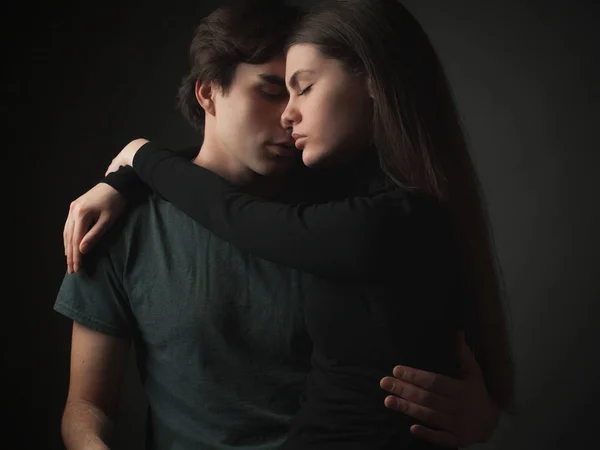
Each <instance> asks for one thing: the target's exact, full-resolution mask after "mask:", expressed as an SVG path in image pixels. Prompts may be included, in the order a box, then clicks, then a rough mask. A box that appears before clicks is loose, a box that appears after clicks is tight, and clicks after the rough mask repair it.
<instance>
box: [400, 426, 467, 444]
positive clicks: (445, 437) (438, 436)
mask: <svg viewBox="0 0 600 450" xmlns="http://www.w3.org/2000/svg"><path fill="white" fill-rule="evenodd" d="M410 432H411V433H412V434H414V435H415V436H417V437H418V438H421V439H423V440H425V441H427V442H429V443H431V444H435V445H439V446H440V447H448V448H456V447H460V445H459V442H458V439H457V437H456V436H454V435H453V434H451V433H448V432H446V431H439V430H432V429H430V428H426V427H424V426H421V425H413V426H412V427H410Z"/></svg>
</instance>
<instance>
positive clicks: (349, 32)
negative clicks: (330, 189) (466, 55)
mask: <svg viewBox="0 0 600 450" xmlns="http://www.w3.org/2000/svg"><path fill="white" fill-rule="evenodd" d="M382 62H383V63H382ZM286 80H287V85H288V89H289V91H290V101H289V103H288V107H287V109H286V111H285V112H284V114H283V117H282V124H283V126H284V127H286V128H289V129H290V130H291V131H292V133H293V134H292V135H293V136H294V137H295V140H296V147H297V148H298V149H300V150H302V159H303V161H304V163H305V164H306V165H307V166H309V167H314V168H322V167H326V168H327V167H335V168H336V170H334V171H332V172H329V171H325V172H324V173H325V174H326V176H336V177H338V176H340V177H342V178H341V179H343V180H344V181H343V182H344V183H346V182H348V180H350V182H349V183H348V184H347V185H344V189H345V194H346V196H347V198H345V199H344V200H340V201H332V202H327V203H321V204H307V203H301V204H295V205H291V204H282V203H276V202H270V201H267V200H264V199H261V198H259V197H254V196H252V195H249V194H246V193H244V192H242V191H240V190H238V189H237V188H236V187H235V186H233V185H230V184H229V183H227V182H226V181H225V180H223V179H221V178H220V177H218V176H216V175H215V174H213V173H211V172H209V171H207V170H204V169H202V168H201V167H198V166H195V165H192V164H190V163H189V162H188V161H186V160H185V159H181V158H179V157H178V156H177V155H174V154H171V153H170V152H168V151H166V150H161V149H159V148H156V147H154V146H152V145H145V146H144V148H143V149H142V150H140V151H138V152H137V153H136V152H135V151H134V150H136V149H135V148H128V149H127V150H126V151H124V152H123V153H122V154H121V155H120V156H119V157H117V158H116V159H115V165H116V166H118V165H120V164H123V163H125V164H132V165H133V168H134V169H135V170H136V172H137V173H138V175H139V176H140V177H141V178H142V180H144V181H145V182H146V183H147V184H149V185H150V187H152V188H153V189H154V190H155V191H157V192H158V193H159V194H160V195H162V196H164V197H165V198H167V199H168V200H170V201H171V202H172V203H174V204H175V205H176V206H178V207H180V208H181V209H182V210H183V211H184V212H186V213H187V214H188V215H190V216H191V217H192V218H194V219H195V220H197V221H199V222H200V223H201V224H202V225H203V226H205V227H206V228H208V229H209V230H211V231H213V232H214V233H215V234H217V235H219V236H221V237H222V238H224V239H226V240H228V241H230V242H231V243H233V244H234V245H236V246H238V247H240V248H242V249H245V250H248V251H250V252H252V253H253V254H255V255H256V256H259V257H262V258H265V259H269V260H272V261H275V262H278V263H280V264H283V265H288V266H290V267H294V268H298V269H300V270H303V271H306V272H309V273H312V274H315V275H317V277H315V278H314V292H318V293H319V295H315V296H312V297H311V300H310V301H309V302H307V305H306V321H307V328H308V329H309V332H310V334H311V338H312V340H313V344H314V347H315V350H314V354H313V371H312V372H311V374H310V376H309V380H308V383H307V392H306V401H305V402H304V404H303V407H302V409H301V411H300V413H299V414H298V416H297V417H296V418H295V420H294V422H293V423H292V427H291V431H290V435H289V438H288V440H287V442H286V444H285V445H284V448H289V449H296V448H298V449H301V448H346V449H347V448H369V449H377V448H382V449H384V448H425V447H424V444H423V443H422V442H421V443H419V442H418V441H414V440H412V439H411V438H410V435H409V434H408V427H409V423H408V422H404V420H405V419H404V417H403V416H401V415H394V414H391V413H390V412H389V411H387V410H385V409H384V408H381V402H382V400H383V397H382V394H381V393H380V392H378V391H376V390H375V389H374V380H375V382H376V380H378V379H380V378H381V377H382V376H384V375H385V374H387V372H388V371H389V369H390V368H391V367H393V364H395V363H397V362H398V361H403V362H404V364H406V365H412V366H417V367H421V368H424V369H426V370H431V371H435V372H439V373H444V374H447V375H456V374H457V372H458V367H457V364H456V360H455V358H454V346H453V345H449V343H450V344H452V343H453V339H452V337H453V336H454V333H455V331H456V330H457V329H460V328H463V327H464V328H466V329H467V334H468V336H469V337H470V339H471V340H472V344H473V345H474V346H475V347H476V348H477V352H476V353H477V355H478V358H479V360H480V362H481V364H482V367H483V369H484V375H485V377H486V381H487V384H488V389H489V390H490V392H491V394H492V396H493V397H494V399H495V400H496V402H497V403H498V404H499V405H500V406H501V407H508V406H509V405H510V402H511V399H512V372H511V366H510V358H509V352H508V343H507V340H506V337H505V334H504V333H505V330H504V323H503V321H502V320H501V319H502V309H501V303H500V296H499V284H498V279H497V274H496V271H495V264H494V257H493V256H494V253H493V247H492V242H491V239H490V236H489V234H488V228H487V222H486V219H485V214H484V208H483V204H482V201H481V199H480V197H479V194H478V193H479V189H478V184H477V179H476V176H475V172H474V169H473V167H472V163H471V160H470V157H469V154H468V151H467V148H466V144H465V139H464V136H463V134H462V130H461V128H460V124H459V120H458V115H457V113H456V109H455V106H454V102H453V99H452V97H451V93H450V89H449V87H448V85H447V81H446V79H445V76H444V73H443V70H442V67H441V65H440V63H439V60H438V59H437V57H436V55H435V52H434V50H433V48H432V46H431V44H430V43H429V40H428V38H427V36H426V35H425V33H424V32H423V30H422V29H421V27H420V26H419V25H418V23H417V22H416V21H415V20H414V18H413V17H412V16H411V15H410V14H409V13H408V11H406V10H405V9H404V8H403V7H402V6H400V5H399V4H398V3H397V2H395V1H393V0H389V1H387V0H380V1H372V2H365V1H360V0H350V1H339V0H338V1H328V2H324V3H323V4H322V5H320V6H319V7H318V8H316V9H315V10H314V11H313V12H312V13H311V14H310V15H308V16H307V17H306V18H305V19H304V20H303V22H302V24H301V26H300V27H299V29H298V31H297V32H296V33H295V35H294V37H293V39H292V40H291V41H290V44H289V46H288V54H287V66H286ZM348 92H351V96H352V98H351V100H352V102H351V103H352V107H351V108H349V107H348V105H349V102H348ZM182 180H186V181H185V183H184V182H183V181H182ZM337 180H338V179H337V178H336V179H335V180H334V181H336V182H337ZM191 190H193V191H194V192H195V194H196V195H195V196H194V198H193V199H190V198H189V197H188V195H187V193H188V192H190V191H191ZM203 193H204V195H202V194H203ZM198 194H200V195H198ZM349 243H350V244H351V245H349ZM469 294H472V296H473V298H474V299H475V305H469V304H460V301H459V300H460V299H463V298H467V297H468V296H469ZM473 308H474V309H475V310H476V313H477V323H478V328H479V329H478V330H475V327H474V326H473V323H472V321H469V320H468V319H467V316H468V315H469V311H470V310H471V309H473ZM341 311H343V312H344V316H343V317H340V315H341V314H340V312H341ZM407 311H408V314H409V319H410V320H405V321H402V322H401V323H400V324H399V321H400V320H402V319H403V318H404V317H403V316H402V315H401V314H402V313H403V314H405V315H406V313H407ZM498 338H500V339H499V340H496V341H495V340H494V339H498ZM413 340H414V342H413ZM382 342H383V343H385V345H382ZM417 343H418V344H417Z"/></svg>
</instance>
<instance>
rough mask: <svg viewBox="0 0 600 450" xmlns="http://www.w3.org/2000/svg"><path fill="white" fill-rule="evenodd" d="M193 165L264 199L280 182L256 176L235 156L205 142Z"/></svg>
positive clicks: (278, 178)
mask: <svg viewBox="0 0 600 450" xmlns="http://www.w3.org/2000/svg"><path fill="white" fill-rule="evenodd" d="M193 163H194V164H197V165H199V166H201V167H204V168H205V169H208V170H210V171H211V172H214V173H216V174H217V175H219V176H221V177H223V178H225V179H226V180H227V181H229V182H230V183H232V184H235V185H236V186H239V187H243V188H244V190H246V191H248V192H250V193H253V194H256V195H260V196H264V197H270V196H271V195H272V194H273V192H274V191H275V190H276V189H277V187H278V186H280V184H281V181H282V180H281V177H278V176H263V175H259V174H257V173H256V172H254V171H252V170H251V169H250V168H249V167H248V166H246V165H244V164H242V162H241V161H240V160H239V159H237V158H236V157H235V156H233V155H231V154H229V153H228V152H226V151H224V150H221V149H220V148H219V147H218V146H216V145H214V144H211V143H209V142H206V141H205V142H204V143H203V144H202V147H201V148H200V152H199V153H198V156H196V158H195V159H194V161H193Z"/></svg>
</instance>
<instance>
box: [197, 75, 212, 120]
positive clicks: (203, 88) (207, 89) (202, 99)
mask: <svg viewBox="0 0 600 450" xmlns="http://www.w3.org/2000/svg"><path fill="white" fill-rule="evenodd" d="M194 92H195V94H196V100H198V104H199V105H200V106H201V107H202V109H204V111H205V112H206V113H207V114H210V115H211V116H214V115H215V114H216V107H215V100H214V98H215V94H216V89H215V85H214V84H213V83H209V82H203V81H202V80H196V84H195V86H194Z"/></svg>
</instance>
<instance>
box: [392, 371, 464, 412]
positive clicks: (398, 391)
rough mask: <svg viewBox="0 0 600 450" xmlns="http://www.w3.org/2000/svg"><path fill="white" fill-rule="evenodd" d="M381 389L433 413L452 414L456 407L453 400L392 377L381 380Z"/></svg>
mask: <svg viewBox="0 0 600 450" xmlns="http://www.w3.org/2000/svg"><path fill="white" fill-rule="evenodd" d="M380 385H381V387H382V388H383V389H385V390H386V391H388V392H389V393H390V394H393V395H395V396H397V397H400V398H402V399H404V400H406V401H407V402H410V403H414V404H417V405H419V406H425V407H427V408H430V409H432V410H435V411H439V412H443V413H448V414H452V413H454V412H456V406H455V402H454V400H453V399H451V398H449V397H444V396H441V395H438V394H436V393H435V392H432V391H428V390H427V389H423V388H421V387H419V386H415V385H413V384H410V383H406V382H404V381H402V380H399V379H397V378H392V377H385V378H383V379H382V380H381V383H380Z"/></svg>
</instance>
